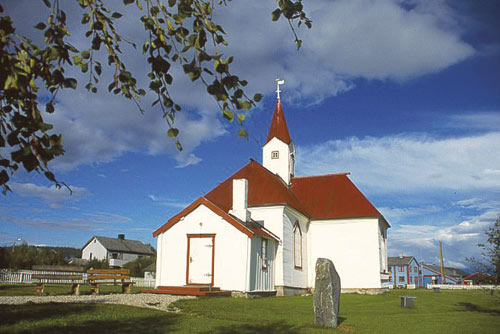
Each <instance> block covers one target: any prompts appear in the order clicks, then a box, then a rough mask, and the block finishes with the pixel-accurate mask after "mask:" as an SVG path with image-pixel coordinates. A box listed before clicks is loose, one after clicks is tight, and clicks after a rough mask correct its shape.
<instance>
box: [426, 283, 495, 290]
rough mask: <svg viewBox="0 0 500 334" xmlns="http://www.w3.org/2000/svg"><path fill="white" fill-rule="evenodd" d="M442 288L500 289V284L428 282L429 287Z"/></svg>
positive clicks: (430, 288)
mask: <svg viewBox="0 0 500 334" xmlns="http://www.w3.org/2000/svg"><path fill="white" fill-rule="evenodd" d="M433 288H440V289H442V290H500V285H458V284H457V285H451V284H427V289H428V290H432V289H433Z"/></svg>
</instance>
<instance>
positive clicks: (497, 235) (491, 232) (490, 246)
mask: <svg viewBox="0 0 500 334" xmlns="http://www.w3.org/2000/svg"><path fill="white" fill-rule="evenodd" d="M485 234H486V236H487V239H486V244H483V243H479V244H478V245H477V246H478V247H479V248H481V249H482V250H483V252H482V255H483V256H484V257H485V258H486V259H487V260H488V262H489V263H487V264H486V263H483V262H482V261H479V260H477V259H476V258H474V257H472V258H467V261H468V262H470V263H471V264H472V266H473V267H474V269H476V270H477V271H484V272H486V273H490V274H493V276H494V277H495V280H496V281H497V282H500V215H499V216H498V217H497V219H496V220H495V223H494V224H493V226H491V227H490V228H488V229H487V230H486V232H485Z"/></svg>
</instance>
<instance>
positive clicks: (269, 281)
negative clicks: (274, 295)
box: [249, 235, 276, 291]
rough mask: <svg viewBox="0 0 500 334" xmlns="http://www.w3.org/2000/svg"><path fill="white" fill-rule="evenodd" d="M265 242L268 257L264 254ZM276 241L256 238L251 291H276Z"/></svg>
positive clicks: (252, 252) (253, 251)
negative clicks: (264, 241) (263, 246)
mask: <svg viewBox="0 0 500 334" xmlns="http://www.w3.org/2000/svg"><path fill="white" fill-rule="evenodd" d="M263 240H267V241H266V242H267V252H266V256H263V253H262V250H263V249H262V243H263ZM275 244H276V242H275V241H274V240H269V239H264V238H262V237H260V236H257V235H256V236H254V237H253V238H252V242H251V260H250V261H251V266H250V276H249V277H250V285H249V291H269V290H274V255H275Z"/></svg>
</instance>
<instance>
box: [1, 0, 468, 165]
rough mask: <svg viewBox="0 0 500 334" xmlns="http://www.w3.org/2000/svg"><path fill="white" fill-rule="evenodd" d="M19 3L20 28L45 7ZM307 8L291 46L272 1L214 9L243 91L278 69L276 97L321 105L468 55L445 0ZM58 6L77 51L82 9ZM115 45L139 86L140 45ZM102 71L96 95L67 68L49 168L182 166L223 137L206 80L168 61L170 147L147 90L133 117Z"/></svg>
mask: <svg viewBox="0 0 500 334" xmlns="http://www.w3.org/2000/svg"><path fill="white" fill-rule="evenodd" d="M26 3H27V2H24V3H22V2H15V3H13V4H12V5H10V6H9V8H7V11H8V12H9V13H11V14H12V15H13V16H14V18H15V22H17V25H16V27H18V28H19V29H20V31H21V32H23V31H26V30H27V29H28V27H31V26H32V22H35V21H37V20H38V18H37V17H41V16H43V15H44V13H45V14H46V12H47V9H46V8H44V7H43V4H41V3H37V5H38V6H40V7H37V6H31V3H30V6H26V5H25V4H26ZM408 4H411V6H409V5H408ZM305 5H306V11H307V12H308V13H309V14H310V16H311V17H312V19H313V22H314V23H313V29H311V30H307V29H302V28H301V29H299V30H298V32H299V34H300V35H301V38H303V40H304V44H303V48H302V49H301V50H300V51H299V52H297V50H296V49H295V45H294V43H293V36H292V33H291V31H290V28H289V26H288V24H287V22H286V21H285V20H280V21H279V22H272V21H271V17H270V13H271V11H272V10H273V9H274V8H275V7H276V4H275V3H274V2H272V1H268V2H257V1H233V2H230V3H229V5H228V6H227V8H226V7H224V6H222V7H220V8H219V9H220V10H219V11H217V18H218V19H219V20H220V22H221V23H223V26H224V28H225V30H226V31H227V32H228V37H227V39H228V40H229V43H230V46H229V47H228V48H222V49H221V52H223V53H224V54H227V55H229V54H232V55H235V61H234V63H233V64H232V66H233V67H234V71H235V74H237V75H239V76H240V77H242V78H245V79H248V80H249V82H250V84H249V86H248V91H249V92H250V93H251V92H256V91H260V92H264V93H271V92H273V91H274V88H275V87H274V79H275V78H276V77H277V76H280V77H282V78H284V79H285V80H286V88H285V92H284V98H286V99H289V100H290V101H294V102H296V103H297V102H298V103H301V104H309V103H319V102H321V101H322V100H323V99H324V98H326V97H329V96H335V95H337V94H340V93H342V92H345V91H348V90H350V89H353V88H354V84H353V81H354V80H355V79H357V78H368V79H380V80H386V79H394V80H398V81H400V80H403V79H406V78H413V77H416V76H420V75H423V74H427V73H435V72H438V71H440V70H442V69H444V68H447V67H449V66H451V65H453V64H456V63H458V62H460V61H462V60H464V59H466V58H467V57H470V56H472V55H473V54H474V49H473V48H472V47H471V46H470V45H468V44H466V43H465V42H464V41H462V40H461V33H462V31H461V28H459V26H460V25H458V24H457V22H459V19H458V15H457V14H456V13H455V12H454V11H453V10H451V9H450V8H449V7H448V6H446V3H445V2H443V1H438V2H437V3H436V2H434V3H433V2H429V1H410V2H408V1H404V2H402V1H398V0H338V1H334V2H332V1H327V0H322V1H319V0H318V1H313V2H312V1H311V2H308V3H306V4H305ZM64 6H65V7H64V8H65V9H66V12H67V13H68V15H69V16H70V17H69V18H68V22H70V25H71V29H72V31H73V34H72V36H71V42H72V43H73V44H75V45H77V46H79V47H81V48H83V47H84V46H85V45H86V44H87V43H88V41H87V40H86V39H84V38H82V37H81V36H82V35H83V32H84V28H85V27H84V26H82V25H80V24H79V23H78V22H79V21H80V20H79V19H78V18H76V17H73V16H77V15H80V14H81V10H80V9H79V8H78V7H77V6H76V5H75V4H73V3H68V4H66V3H65V4H64ZM116 6H117V7H118V8H119V10H120V11H122V12H124V13H126V14H127V15H129V16H130V15H133V14H134V13H136V14H137V13H138V11H137V10H136V9H133V8H132V7H133V6H129V7H128V8H124V7H123V6H121V4H120V5H116ZM26 8H28V10H29V12H28V13H26ZM41 8H43V9H41ZM235 13H245V15H235ZM127 15H126V16H124V17H123V18H122V19H120V20H118V22H117V27H118V28H119V29H123V31H124V36H126V37H127V38H128V39H131V40H133V41H135V42H138V43H139V45H140V44H141V43H140V41H141V40H142V39H143V38H144V34H145V33H144V32H143V28H142V26H141V24H140V22H139V21H138V20H137V21H136V20H135V19H129V18H128V16H127ZM24 22H29V23H28V24H23V23H24ZM32 30H33V29H31V30H30V31H32ZM39 39H40V36H38V37H36V36H35V40H39ZM139 49H140V48H139ZM123 50H124V56H123V57H124V59H125V60H126V61H127V64H128V67H129V69H131V71H132V72H133V73H134V74H135V76H136V77H137V79H138V82H139V83H140V84H141V85H142V86H146V87H147V79H146V72H147V68H148V67H147V64H146V61H145V58H144V57H142V56H141V55H140V50H139V51H137V50H136V51H133V49H132V48H130V47H129V46H126V45H124V46H123ZM104 62H105V60H104ZM108 72H109V71H108V70H107V69H105V70H104V73H103V79H102V82H103V84H102V85H101V86H102V87H101V90H102V91H100V92H99V93H98V94H95V95H94V94H88V93H86V92H84V91H83V86H84V84H85V82H86V80H87V78H88V77H87V75H86V74H85V75H82V74H79V73H77V72H74V71H73V70H71V71H69V72H68V74H69V75H72V76H75V77H77V78H79V82H80V84H79V87H80V88H79V90H77V91H76V92H75V91H72V90H70V91H64V92H62V93H61V94H59V95H58V104H57V108H56V109H57V112H56V113H55V114H53V115H50V117H47V120H48V121H49V122H51V123H54V125H55V130H56V131H61V132H62V133H63V141H64V142H63V143H64V147H65V149H66V154H65V155H64V156H63V157H59V158H57V159H56V160H55V161H54V163H52V164H51V166H52V167H54V168H56V169H58V170H72V169H74V168H76V167H77V166H80V165H85V164H92V163H96V162H108V161H112V160H113V159H116V158H117V157H119V156H120V155H122V154H124V153H126V152H147V153H148V154H167V155H169V156H171V157H173V158H174V159H175V160H176V161H177V164H178V167H185V166H189V165H192V164H196V163H199V162H200V161H201V159H200V158H199V157H198V156H197V155H196V148H197V147H199V145H200V144H201V143H203V142H207V141H210V140H213V139H214V138H217V137H219V136H221V135H224V134H225V133H226V129H225V127H226V126H230V125H227V123H225V121H223V120H222V118H221V116H220V112H219V111H218V109H217V107H216V105H215V102H214V101H213V100H212V99H211V98H210V97H208V96H207V94H206V90H205V87H204V86H203V85H201V84H200V83H195V84H192V83H191V82H190V80H189V79H188V78H186V77H185V75H184V74H183V73H182V69H180V68H179V67H178V66H172V72H173V74H174V77H175V80H174V86H173V87H172V95H173V97H174V99H175V100H176V101H177V102H178V103H179V104H181V105H182V106H183V107H184V110H183V111H182V112H181V113H178V115H177V118H176V121H175V122H176V123H175V126H176V127H178V128H180V130H181V132H180V133H181V135H180V140H181V142H182V144H183V147H184V150H183V151H182V152H178V151H177V150H176V149H175V145H174V144H173V142H172V140H170V139H169V138H168V137H167V136H166V130H167V125H166V124H165V122H164V120H163V119H162V117H161V116H162V115H161V113H160V112H159V111H158V110H155V109H154V108H153V110H152V109H151V108H150V107H149V105H150V103H151V101H152V97H151V96H149V97H148V98H146V99H145V100H144V101H143V104H144V106H145V107H146V110H147V112H146V114H145V115H140V114H139V112H138V111H137V109H136V107H135V105H134V104H133V103H132V102H130V101H126V100H125V99H123V98H120V97H116V96H112V95H110V94H108V93H107V92H106V88H105V87H106V84H105V83H106V82H109V81H110V76H109V73H108Z"/></svg>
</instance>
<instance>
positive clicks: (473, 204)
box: [455, 197, 500, 211]
mask: <svg viewBox="0 0 500 334" xmlns="http://www.w3.org/2000/svg"><path fill="white" fill-rule="evenodd" d="M455 204H456V205H458V206H460V207H463V208H467V209H475V210H495V209H497V210H499V211H500V201H498V200H484V199H481V198H478V197H474V198H469V199H464V200H461V201H458V202H456V203H455Z"/></svg>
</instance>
